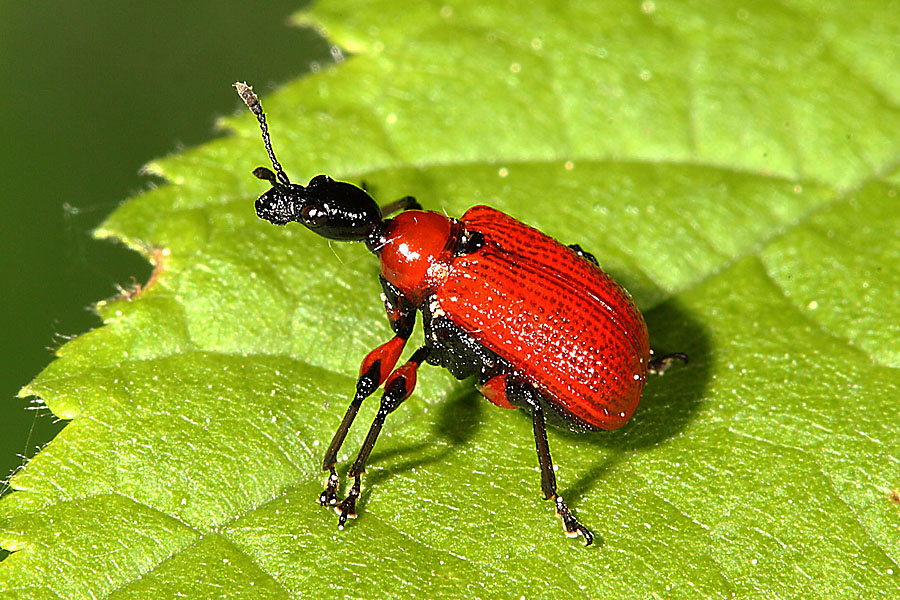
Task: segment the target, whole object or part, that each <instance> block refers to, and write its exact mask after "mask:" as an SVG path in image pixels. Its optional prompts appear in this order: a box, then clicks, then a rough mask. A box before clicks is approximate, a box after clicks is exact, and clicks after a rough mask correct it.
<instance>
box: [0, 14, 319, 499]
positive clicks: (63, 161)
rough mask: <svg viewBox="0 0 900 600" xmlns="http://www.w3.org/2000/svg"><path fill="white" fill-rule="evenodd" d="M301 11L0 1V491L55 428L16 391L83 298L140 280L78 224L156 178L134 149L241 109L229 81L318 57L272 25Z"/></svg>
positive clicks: (210, 130) (164, 150) (195, 131)
mask: <svg viewBox="0 0 900 600" xmlns="http://www.w3.org/2000/svg"><path fill="white" fill-rule="evenodd" d="M302 5H303V3H302V2H299V3H298V2H296V1H291V2H288V1H283V0H276V1H270V2H237V1H225V2H223V1H216V2H212V1H209V0H204V1H195V2H189V3H185V2H180V1H178V2H175V1H172V0H165V1H157V2H149V3H139V2H134V3H122V2H112V1H94V2H77V3H56V2H54V3H32V2H28V3H23V2H10V1H5V0H4V1H0V7H2V12H0V81H2V83H3V88H4V89H3V93H2V94H0V107H2V111H0V114H2V115H3V117H2V123H3V129H2V132H3V142H4V143H3V146H2V150H0V152H2V165H3V171H4V176H3V186H2V201H0V204H2V210H3V215H2V219H0V224H2V225H0V226H2V233H0V243H2V244H3V253H2V256H3V261H4V263H3V268H2V269H0V277H2V290H3V293H2V297H3V308H2V311H0V319H2V323H0V328H2V331H3V350H2V352H3V356H2V360H0V369H2V371H0V482H2V483H0V492H6V491H8V486H7V485H6V480H7V478H8V477H9V475H10V474H11V473H12V472H14V470H15V469H17V468H18V467H19V466H20V465H21V464H22V463H23V458H22V457H23V456H27V457H31V456H33V455H34V454H35V452H36V451H37V450H38V449H39V448H40V447H42V446H43V445H45V444H46V443H47V442H48V441H49V440H50V439H51V438H52V437H53V436H54V435H55V434H56V432H58V431H59V430H60V429H61V428H62V426H63V423H59V422H56V420H55V419H54V418H53V417H52V415H50V414H49V412H48V411H47V409H46V408H43V409H39V410H31V408H33V404H32V402H31V401H30V400H20V399H17V398H16V393H17V392H18V390H19V388H20V387H21V386H22V385H24V384H25V383H27V382H28V381H29V380H31V378H33V377H34V376H35V375H37V373H38V372H39V371H40V370H41V369H42V368H43V367H44V366H45V365H46V364H47V363H48V362H50V360H52V358H53V351H54V349H56V348H58V347H59V346H60V345H61V344H62V343H63V342H64V341H65V340H66V339H67V338H69V337H71V336H75V335H78V334H80V333H83V332H85V331H87V330H89V329H91V328H94V327H97V326H98V325H100V321H99V319H98V318H97V316H96V315H94V314H93V313H92V312H91V311H90V309H89V307H90V305H91V304H92V303H94V302H96V301H98V300H101V299H104V298H108V297H110V296H113V295H115V294H116V293H117V289H116V285H117V284H118V285H121V286H123V287H128V286H130V285H133V284H134V283H135V282H140V283H143V282H144V281H146V279H147V277H148V276H149V274H150V267H149V265H148V264H147V263H146V262H145V261H144V260H143V259H142V258H140V257H139V256H138V255H136V254H134V253H133V252H131V251H129V250H126V249H125V248H124V247H122V246H119V245H116V244H112V243H109V242H98V241H95V240H93V239H91V237H90V232H91V230H92V229H93V228H94V227H96V226H97V225H98V224H99V223H100V222H101V221H102V220H103V218H104V217H105V216H106V215H108V214H109V213H110V212H111V211H112V210H113V209H114V208H115V207H116V206H117V205H118V204H119V203H120V202H121V201H122V200H124V199H125V198H126V197H129V196H132V195H135V194H138V193H140V192H141V191H142V190H144V189H146V188H147V187H148V186H150V185H155V184H158V183H160V182H159V180H155V179H154V178H152V177H149V176H146V175H141V174H140V173H139V170H140V168H141V166H142V165H144V164H145V163H147V162H148V161H149V160H150V159H152V158H155V157H157V156H162V155H165V154H169V153H171V152H174V151H177V150H178V149H180V148H182V147H187V146H194V145H198V144H201V143H203V142H204V141H205V140H208V139H210V138H212V137H214V136H216V135H219V134H218V133H216V131H215V127H214V125H215V119H216V118H217V117H218V116H221V115H224V114H228V113H231V112H233V111H235V110H237V109H238V107H239V106H241V105H240V100H239V99H238V98H237V96H236V95H235V93H234V91H233V90H232V88H231V84H232V83H233V82H234V81H236V80H247V81H249V82H251V83H253V84H254V85H255V86H256V89H257V90H258V91H261V92H266V91H268V90H269V89H271V88H272V87H274V86H275V85H276V84H277V83H278V82H283V81H287V80H289V79H291V78H292V77H295V76H297V75H300V74H302V73H304V72H307V71H309V70H310V69H311V68H315V67H316V65H317V64H318V65H324V64H325V63H327V62H330V61H331V60H332V59H331V55H330V53H329V47H328V45H327V43H326V42H325V41H324V40H322V39H321V38H320V37H319V36H317V35H316V34H315V33H314V32H312V31H309V30H302V29H298V28H295V27H289V26H288V25H287V18H288V16H289V15H290V14H291V13H292V12H294V11H296V10H297V9H298V8H300V7H301V6H302ZM264 158H265V155H264V154H263V151H262V146H260V160H262V159H264ZM260 164H262V163H260ZM255 166H256V165H255V164H253V165H247V170H248V176H250V175H249V171H250V169H251V168H252V167H255ZM249 206H250V205H248V207H249Z"/></svg>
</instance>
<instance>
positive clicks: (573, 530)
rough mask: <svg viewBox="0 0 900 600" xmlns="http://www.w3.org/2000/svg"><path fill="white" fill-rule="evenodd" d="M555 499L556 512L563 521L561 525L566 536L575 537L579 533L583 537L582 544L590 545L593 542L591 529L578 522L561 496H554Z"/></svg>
mask: <svg viewBox="0 0 900 600" xmlns="http://www.w3.org/2000/svg"><path fill="white" fill-rule="evenodd" d="M555 501H556V514H557V515H559V516H560V518H561V519H562V521H563V527H565V529H566V536H567V537H571V538H575V537H578V536H579V535H580V536H582V537H584V545H585V546H590V545H591V544H592V543H593V542H594V534H593V533H591V530H590V529H588V528H587V527H585V526H584V525H582V524H581V523H579V522H578V519H576V518H575V517H574V516H573V515H572V511H570V510H569V507H568V506H566V503H565V502H564V501H563V499H562V496H556V498H555Z"/></svg>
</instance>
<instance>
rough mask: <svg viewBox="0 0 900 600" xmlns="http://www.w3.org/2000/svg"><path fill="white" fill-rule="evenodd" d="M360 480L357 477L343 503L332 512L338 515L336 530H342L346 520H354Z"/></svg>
mask: <svg viewBox="0 0 900 600" xmlns="http://www.w3.org/2000/svg"><path fill="white" fill-rule="evenodd" d="M359 491H360V479H359V475H357V476H356V480H355V481H354V482H353V486H352V487H351V488H350V493H349V494H347V497H346V498H344V500H343V502H341V503H340V504H338V505H337V506H335V507H334V512H336V513H337V514H339V515H340V517H339V518H338V529H343V528H344V525H345V524H346V523H347V519H355V518H356V499H357V498H359Z"/></svg>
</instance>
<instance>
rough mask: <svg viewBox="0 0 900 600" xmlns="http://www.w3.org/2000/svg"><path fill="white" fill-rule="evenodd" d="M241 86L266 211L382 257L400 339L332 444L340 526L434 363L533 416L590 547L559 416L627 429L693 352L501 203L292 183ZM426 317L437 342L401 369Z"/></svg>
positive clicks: (544, 476) (578, 531)
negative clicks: (657, 384) (363, 420)
mask: <svg viewBox="0 0 900 600" xmlns="http://www.w3.org/2000/svg"><path fill="white" fill-rule="evenodd" d="M235 87H236V88H237V90H238V93H239V94H240V96H241V98H242V99H243V101H244V103H245V104H246V105H247V107H248V108H249V109H250V110H251V111H252V112H253V114H254V115H256V118H257V120H258V121H259V126H260V129H261V131H262V138H263V143H264V144H265V148H266V152H267V153H268V155H269V161H270V162H271V163H272V168H273V169H274V171H272V170H270V169H268V168H267V167H258V168H256V169H255V170H254V171H253V174H254V175H255V176H256V177H257V178H259V179H262V180H264V181H267V182H268V183H269V184H270V185H271V188H270V189H269V190H268V191H267V192H265V193H264V194H262V195H261V196H260V197H259V198H258V199H257V200H256V213H257V215H258V216H259V217H260V218H262V219H265V220H267V221H269V222H271V223H274V224H275V225H285V224H287V223H290V222H294V221H296V222H299V223H302V224H303V225H304V226H306V227H307V228H308V229H309V230H310V231H313V232H315V233H317V234H319V235H321V236H322V237H325V238H328V239H330V240H340V241H348V242H363V243H365V245H366V247H367V248H368V249H369V251H371V252H372V253H373V254H374V255H375V256H377V257H378V259H379V261H380V267H381V268H380V275H379V279H380V281H381V287H382V289H383V291H384V293H383V294H382V298H383V300H384V307H385V311H386V312H387V317H388V321H389V322H390V325H391V329H392V331H393V334H394V335H393V337H392V338H391V339H390V340H388V341H387V342H385V343H384V344H382V345H380V346H378V347H377V348H375V349H374V350H372V351H371V352H369V354H368V355H367V356H366V357H365V358H364V359H363V361H362V366H361V367H360V370H359V377H358V379H357V383H356V393H355V395H354V397H353V400H352V401H351V402H350V406H349V407H348V408H347V412H346V413H345V414H344V418H343V420H342V421H341V424H340V426H339V427H338V429H337V432H336V433H335V434H334V438H333V439H332V441H331V444H330V445H329V446H328V449H327V450H326V451H325V457H324V460H323V470H324V471H327V472H328V477H327V481H326V486H325V490H324V491H323V492H322V493H321V495H320V496H319V502H320V503H321V504H322V505H324V506H332V505H333V506H334V508H335V510H336V511H337V513H338V514H339V515H340V516H339V518H338V527H340V528H343V527H344V524H345V523H346V521H347V519H348V518H355V517H356V502H357V499H358V498H359V495H360V491H361V486H362V479H361V476H362V474H363V473H364V472H365V469H366V461H367V460H368V458H369V454H370V453H371V451H372V448H373V447H374V446H375V442H376V440H377V439H378V435H379V433H380V432H381V429H382V427H383V426H384V423H385V420H386V419H387V417H388V415H390V414H391V413H392V412H394V411H395V410H396V409H397V407H398V406H400V405H401V404H402V403H403V402H404V401H405V400H406V399H407V398H408V397H409V396H410V394H412V392H413V389H414V388H415V385H416V373H417V371H418V368H419V366H420V365H421V364H422V363H426V362H427V363H429V364H432V365H438V366H442V367H444V368H446V369H447V370H449V371H450V373H451V374H452V375H453V376H454V377H456V378H457V379H468V378H473V379H474V380H475V382H476V385H477V387H478V390H479V391H480V392H481V394H482V395H483V396H484V397H485V398H487V399H488V400H489V401H491V402H492V403H494V404H495V405H497V406H499V407H501V408H524V409H526V410H528V411H530V413H531V420H532V425H533V429H534V440H535V447H536V450H537V457H538V464H539V466H540V472H541V490H542V492H543V494H544V498H545V499H547V500H551V501H553V503H554V506H555V508H556V512H557V514H558V515H559V516H560V517H561V518H562V522H563V526H564V528H565V531H566V534H567V535H568V536H570V537H578V536H579V535H581V536H583V537H584V540H585V544H586V545H590V544H591V542H592V541H593V537H594V536H593V533H591V531H590V530H589V529H588V528H587V527H585V526H584V525H582V524H581V522H580V521H578V519H576V518H575V516H574V515H573V514H572V511H571V510H569V507H568V506H567V505H566V503H565V501H564V500H563V498H562V496H560V495H559V494H558V493H557V486H556V475H555V473H554V469H553V461H552V459H551V457H550V447H549V444H548V442H547V429H546V422H547V415H549V416H551V417H556V418H557V420H559V421H561V422H562V423H564V424H565V425H567V426H568V427H569V428H570V429H572V430H575V431H594V430H598V429H603V430H610V429H616V428H618V427H621V426H622V425H624V424H625V423H626V422H627V421H628V420H629V419H630V418H631V415H632V414H633V413H634V411H635V409H636V408H637V405H638V401H639V400H640V397H641V391H642V390H643V387H644V383H645V382H646V380H647V377H648V375H649V374H654V373H655V374H662V373H663V372H664V371H665V370H666V369H667V368H668V367H669V366H670V365H671V364H672V363H673V362H674V361H681V362H687V356H686V355H685V354H684V353H681V352H676V353H673V354H668V355H665V356H661V357H656V358H654V357H653V356H652V351H651V350H650V341H649V336H648V333H647V325H646V324H645V322H644V317H643V316H642V315H641V313H640V311H639V310H638V309H637V307H636V306H635V304H634V302H633V301H632V299H631V296H630V295H629V294H628V292H626V291H625V289H624V288H622V286H620V285H619V284H618V283H616V282H615V281H613V279H612V278H610V277H609V276H608V275H607V274H606V273H604V272H603V271H602V270H601V269H600V266H599V264H598V262H597V259H596V258H595V257H594V256H593V255H592V254H590V253H588V252H586V251H584V250H582V249H581V247H580V246H578V245H577V244H573V245H569V246H566V245H563V244H561V243H559V242H557V241H556V240H554V239H553V238H551V237H549V236H547V235H545V234H543V233H541V232H540V231H538V230H537V229H535V228H533V227H529V226H528V225H525V224H524V223H522V222H520V221H518V220H516V219H515V218H513V217H511V216H509V215H507V214H505V213H503V212H501V211H499V210H496V209H494V208H491V207H489V206H475V207H472V208H470V209H469V210H467V211H466V213H465V214H464V215H463V216H462V217H460V218H458V219H454V218H449V217H447V216H445V215H443V214H441V213H437V212H432V211H426V210H422V207H421V206H420V205H419V203H418V202H417V201H416V200H415V198H413V197H411V196H406V197H404V198H401V199H399V200H397V201H395V202H392V203H390V204H388V205H386V206H384V207H379V206H378V204H377V203H376V202H375V200H374V199H373V198H372V197H371V196H370V195H369V194H368V192H366V191H365V190H364V189H362V188H360V187H357V186H355V185H353V184H350V183H346V182H342V181H335V180H334V179H332V178H331V177H329V176H327V175H317V176H315V177H313V178H312V179H311V180H310V182H309V183H308V184H307V185H305V186H304V185H300V184H297V183H292V182H291V180H290V179H289V178H288V176H287V174H286V173H285V172H284V169H282V167H281V164H280V163H279V162H278V160H277V158H276V157H275V152H274V150H273V148H272V142H271V139H270V136H269V131H268V125H267V123H266V117H265V113H264V112H263V109H262V105H261V104H260V102H259V98H258V97H257V96H256V94H255V93H254V92H253V89H252V88H251V87H250V86H248V85H247V84H245V83H236V84H235ZM391 215H393V216H391ZM418 313H421V314H422V321H423V327H424V332H425V343H424V344H423V345H422V346H421V347H419V348H417V349H416V350H415V351H414V352H413V353H412V355H411V356H410V357H409V359H408V360H407V361H406V362H405V363H403V364H402V365H401V366H399V367H396V365H397V362H398V360H399V359H400V355H401V353H402V352H403V349H404V347H405V346H406V342H407V340H408V339H409V337H410V334H411V333H412V331H413V327H414V325H415V322H416V315H417V314H418ZM395 367H396V368H395ZM382 384H383V385H384V392H383V395H382V397H381V404H380V406H379V408H378V412H377V413H376V415H375V418H374V420H373V422H372V424H371V426H370V428H369V432H368V434H367V435H366V438H365V441H364V442H363V444H362V447H361V448H360V450H359V454H358V455H357V456H356V460H355V461H354V462H353V464H352V465H351V466H350V469H349V471H348V474H347V476H348V478H353V484H352V485H351V487H350V490H349V492H348V494H347V496H346V497H345V498H344V499H343V500H341V501H338V489H339V486H340V478H339V477H338V474H337V470H336V465H337V456H338V452H339V451H340V449H341V446H342V445H343V443H344V439H345V438H346V436H347V432H348V431H349V430H350V427H351V426H352V424H353V421H354V419H355V418H356V415H357V413H358V412H359V408H360V406H361V404H362V402H363V400H365V399H366V398H367V397H368V396H370V395H371V394H373V393H374V392H375V391H376V390H377V389H378V388H379V387H381V386H382Z"/></svg>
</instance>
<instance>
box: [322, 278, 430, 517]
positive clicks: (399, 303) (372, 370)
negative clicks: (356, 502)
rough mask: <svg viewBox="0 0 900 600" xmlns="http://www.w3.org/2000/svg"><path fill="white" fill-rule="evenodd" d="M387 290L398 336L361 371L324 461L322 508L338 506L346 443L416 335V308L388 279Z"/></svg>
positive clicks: (371, 354)
mask: <svg viewBox="0 0 900 600" xmlns="http://www.w3.org/2000/svg"><path fill="white" fill-rule="evenodd" d="M381 282H382V287H383V288H384V292H385V293H384V307H385V311H386V312H387V315H388V320H389V321H390V322H391V328H392V329H393V330H394V333H395V334H396V335H395V336H394V337H393V338H392V339H391V340H390V341H388V342H386V343H384V344H382V345H381V346H379V347H377V348H375V349H374V350H372V351H371V352H369V354H368V355H367V356H366V358H365V359H363V362H362V366H361V367H360V369H359V379H358V380H357V381H356V395H354V396H353V400H352V401H351V402H350V406H349V407H348V408H347V412H346V413H344V419H343V420H342V421H341V424H340V426H338V428H337V431H336V432H335V433H334V437H333V438H332V440H331V444H329V446H328V450H326V451H325V457H324V459H323V461H322V470H324V471H328V472H329V474H328V481H327V483H326V484H325V490H324V491H322V493H321V494H320V495H319V504H321V505H322V506H325V505H328V504H335V503H336V502H337V488H338V485H340V478H339V477H338V474H337V471H336V470H335V468H334V467H335V465H336V464H337V455H338V452H340V450H341V446H342V445H343V443H344V439H345V438H346V437H347V432H348V431H349V430H350V426H351V425H353V420H354V419H355V418H356V414H357V413H358V412H359V407H360V405H362V401H363V400H365V399H366V398H367V397H369V396H370V395H371V394H372V392H374V391H375V390H377V389H378V386H380V385H381V384H382V382H383V381H384V380H385V379H387V377H388V375H389V374H390V373H391V371H392V370H393V369H394V365H396V364H397V360H398V359H399V358H400V353H401V352H403V348H404V346H406V340H408V339H409V336H410V334H412V330H413V327H414V326H415V323H416V311H415V308H414V307H413V306H412V305H411V304H410V303H409V301H408V300H407V299H406V298H405V297H404V296H403V295H402V294H401V293H400V291H399V290H397V289H396V288H395V287H394V286H392V285H391V284H390V283H388V282H387V281H386V280H385V279H384V278H382V280H381Z"/></svg>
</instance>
